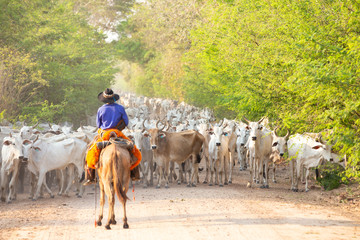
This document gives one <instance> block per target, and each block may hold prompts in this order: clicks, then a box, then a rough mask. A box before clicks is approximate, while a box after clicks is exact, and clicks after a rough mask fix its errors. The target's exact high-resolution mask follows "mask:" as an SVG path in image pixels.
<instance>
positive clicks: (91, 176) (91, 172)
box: [83, 168, 96, 186]
mask: <svg viewBox="0 0 360 240" xmlns="http://www.w3.org/2000/svg"><path fill="white" fill-rule="evenodd" d="M85 177H86V178H85V180H86V181H85V183H84V184H83V185H84V186H87V185H91V184H94V183H96V181H95V169H92V168H88V169H87V171H86V174H85Z"/></svg>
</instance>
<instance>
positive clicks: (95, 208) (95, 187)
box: [94, 171, 97, 227]
mask: <svg viewBox="0 0 360 240" xmlns="http://www.w3.org/2000/svg"><path fill="white" fill-rule="evenodd" d="M96 183H97V182H96V171H95V194H94V195H95V213H94V216H95V227H97V222H96V198H97V194H96V188H97V184H96Z"/></svg>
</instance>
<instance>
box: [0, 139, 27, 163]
mask: <svg viewBox="0 0 360 240" xmlns="http://www.w3.org/2000/svg"><path fill="white" fill-rule="evenodd" d="M2 154H3V157H5V158H7V159H9V160H10V159H20V160H22V159H23V158H24V154H23V149H22V145H21V137H20V136H13V135H12V134H11V133H10V135H9V137H5V138H4V139H3V148H2ZM3 161H5V159H3Z"/></svg>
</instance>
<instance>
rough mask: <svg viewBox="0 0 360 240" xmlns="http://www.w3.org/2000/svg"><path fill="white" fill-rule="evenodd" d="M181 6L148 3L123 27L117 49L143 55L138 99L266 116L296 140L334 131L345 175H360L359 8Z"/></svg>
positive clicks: (259, 2)
mask: <svg viewBox="0 0 360 240" xmlns="http://www.w3.org/2000/svg"><path fill="white" fill-rule="evenodd" d="M181 2H182V5H181V7H180V6H177V5H176V4H180V2H177V1H171V2H170V1H165V0H163V1H160V0H152V1H148V2H147V4H144V5H143V6H142V7H141V8H139V9H137V12H136V14H135V15H134V16H133V17H132V18H130V20H129V21H128V26H130V27H129V28H128V29H131V31H132V34H131V38H129V39H126V40H122V41H128V42H129V41H131V42H132V43H133V44H134V43H135V42H136V43H138V45H140V46H141V48H142V49H143V50H142V51H141V52H140V54H139V55H138V58H139V59H141V60H140V61H136V62H137V63H138V64H139V65H140V66H142V68H143V69H144V72H143V74H142V75H141V76H138V77H137V78H135V79H133V81H134V82H137V84H135V85H137V86H141V87H138V88H137V89H138V91H140V90H139V88H140V89H142V90H143V89H144V88H146V91H145V92H147V93H149V94H151V95H156V96H162V97H172V98H176V99H185V100H186V101H188V102H190V103H193V104H195V105H198V106H207V107H211V108H213V109H214V110H215V111H216V113H217V116H218V117H237V118H238V119H241V118H242V116H246V117H247V118H249V119H252V120H258V119H260V117H262V116H268V117H269V118H270V120H271V121H272V122H273V123H274V125H278V126H281V127H282V128H283V129H285V128H288V129H290V130H291V131H292V133H296V132H298V133H302V132H305V131H307V132H321V131H326V132H330V133H331V134H328V141H329V142H332V143H333V144H334V148H335V149H336V151H338V152H339V153H340V154H342V155H343V156H344V155H345V154H346V156H347V161H348V162H349V165H350V166H352V167H351V168H349V170H348V174H349V176H356V177H359V162H360V160H359V159H360V151H359V146H360V145H359V141H358V139H359V134H360V132H359V123H360V108H359V107H360V105H359V104H360V101H359V92H360V91H359V90H360V89H359V88H360V77H359V76H360V75H359V69H360V65H359V63H360V62H359V60H360V52H359V46H360V35H359V34H360V15H359V14H360V4H359V3H358V2H357V1H353V0H345V1H328V0H320V1H280V0H275V1H264V0H251V1H250V0H234V1H191V0H186V1H185V2H186V3H185V2H184V1H181ZM185 6H186V7H185ZM176 7H177V8H176ZM174 9H176V13H174V11H175V10H174ZM120 43H121V41H120ZM123 46H124V45H122V47H123ZM125 52H127V53H129V52H131V53H133V54H136V52H135V51H133V50H132V49H127V50H126V51H125ZM124 56H126V55H124ZM145 59H146V60H145ZM148 82H151V84H148ZM174 90H175V91H174ZM328 130H330V131H328Z"/></svg>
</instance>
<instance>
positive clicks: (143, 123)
mask: <svg viewBox="0 0 360 240" xmlns="http://www.w3.org/2000/svg"><path fill="white" fill-rule="evenodd" d="M145 121H146V119H145V118H144V121H143V122H142V126H143V128H144V130H146V126H145Z"/></svg>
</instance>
